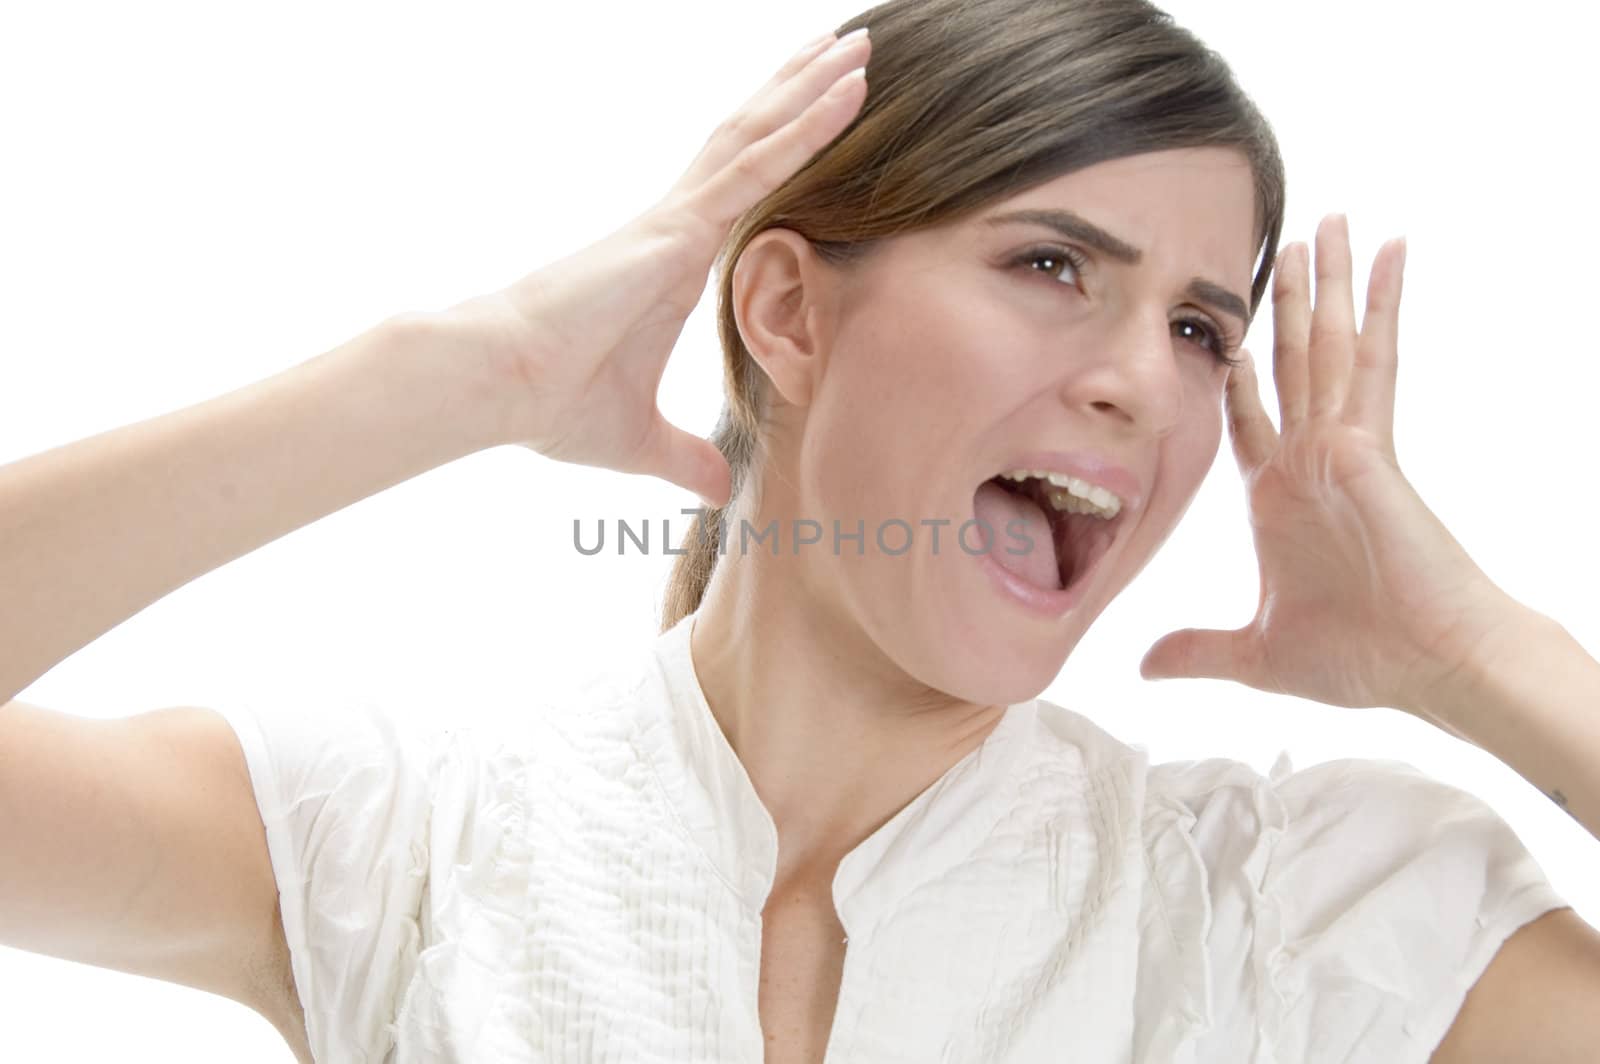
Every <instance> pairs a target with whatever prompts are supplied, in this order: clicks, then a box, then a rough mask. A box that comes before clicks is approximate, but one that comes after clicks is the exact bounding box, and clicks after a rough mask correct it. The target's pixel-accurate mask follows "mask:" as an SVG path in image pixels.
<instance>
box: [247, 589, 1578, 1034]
mask: <svg viewBox="0 0 1600 1064" xmlns="http://www.w3.org/2000/svg"><path fill="white" fill-rule="evenodd" d="M693 619H694V616H693V615H690V616H689V617H685V618H684V619H683V620H682V621H681V622H679V623H678V624H677V625H676V626H675V627H673V628H672V629H671V630H669V631H667V632H665V633H663V634H662V635H660V636H658V637H657V638H656V639H655V642H654V646H653V647H652V648H651V653H649V654H645V655H641V656H640V658H639V660H638V661H637V662H636V663H635V666H634V667H632V668H627V669H622V670H619V671H618V672H616V673H614V674H613V675H610V676H608V677H605V678H602V679H600V680H597V681H596V682H595V683H593V684H591V685H589V686H588V687H587V688H585V689H584V690H585V695H584V697H583V698H581V699H577V700H575V701H574V702H573V703H572V704H562V705H553V706H540V707H534V708H531V709H530V720H529V721H528V722H526V731H527V737H526V738H520V737H519V738H518V739H517V740H516V741H511V740H508V739H506V738H503V737H502V738H500V739H498V740H491V739H489V738H487V737H484V736H482V735H479V734H478V733H476V732H475V731H474V730H472V729H465V730H455V731H452V730H450V729H444V730H442V731H440V732H438V733H437V734H432V735H424V734H417V733H414V732H404V731H402V730H400V729H397V727H396V725H395V723H394V722H393V721H392V720H390V719H389V718H386V717H385V716H384V715H383V714H382V713H381V712H378V711H374V710H371V709H361V710H357V711H353V712H352V711H346V712H329V711H328V710H327V708H326V707H324V708H322V709H321V710H316V709H311V708H297V707H288V706H272V707H270V708H263V709H260V710H255V709H240V708H231V709H226V710H223V711H222V712H223V715H224V716H225V717H226V718H227V719H228V720H229V722H230V723H231V724H232V726H233V727H234V729H235V731H236V732H237V733H238V735H239V739H240V743H241V745H242V747H243V749H244V754H245V758H246V761H247V763H248V765H249V770H250V776H251V780H252V782H253V784H254V787H255V793H256V800H257V803H258V805H259V808H260V811H261V818H262V822H263V823H264V825H265V827H266V833H267V843H268V847H269V850H270V854H271V859H272V867H273V871H274V874H275V876H276V878H277V883H278V890H279V897H280V901H281V905H282V913H283V926H284V932H285V935H286V937H287V939H288V944H289V950H290V954H291V962H292V967H293V971H294V979H295V984H296V986H297V987H298V989H299V994H300V999H301V1002H302V1004H303V1005H304V1008H305V1020H306V1033H307V1036H308V1038H309V1042H310V1046H311V1049H312V1052H313V1054H314V1055H315V1058H316V1060H317V1061H318V1062H319V1064H346V1062H353V1064H378V1062H380V1061H381V1062H394V1064H421V1062H424V1061H427V1062H435V1061H438V1062H445V1061H452V1062H453V1061H460V1062H468V1061H470V1062H474V1064H477V1062H483V1064H510V1062H521V1061H541V1062H585V1064H587V1062H591V1061H592V1062H602V1061H603V1062H617V1064H623V1062H627V1064H648V1062H658V1061H659V1062H669V1061H670V1062H685V1064H702V1062H723V1061H726V1062H751V1064H755V1062H759V1061H760V1060H761V1059H762V1053H763V1040H762V1034H761V1028H760V1018H759V1016H758V1012H757V981H758V977H759V967H760V965H759V956H760V949H761V910H762V908H763V904H764V901H765V899H766V896H767V892H768V890H769V888H770V885H771V883H772V878H773V875H774V870H775V862H776V855H777V834H776V831H775V829H774V827H773V823H772V819H771V817H770V816H769V815H768V813H767V811H766V809H765V807H764V806H763V805H762V804H761V801H760V799H759V798H758V796H757V794H756V791H755V788H754V787H753V785H752V784H751V782H750V778H749V776H748V775H747V774H746V773H745V771H744V767H743V765H742V764H741V763H740V762H739V760H738V758H737V757H736V756H735V755H734V753H733V750H732V748H731V747H730V746H729V745H728V743H727V741H726V739H725V737H724V736H723V734H722V731H721V729H720V727H719V726H718V724H717V722H716V719H715V718H714V717H713V716H712V714H711V710H710V707H709V706H708V705H707V704H706V700H705V695H704V693H703V692H702V690H701V687H700V684H699V682H698V680H697V678H696V676H695V674H694V669H693V665H692V663H691V659H690V654H689V633H690V627H691V625H692V623H693ZM523 723H524V722H519V725H521V724H523ZM833 898H834V903H835V907H836V909H837V911H838V913H839V918H840V922H841V923H842V925H843V926H844V928H845V932H846V934H847V936H848V946H847V949H846V956H845V964H844V972H843V978H842V982H841V985H840V989H839V998H838V1006H837V1012H836V1015H835V1019H834V1023H833V1029H832V1035H831V1037H830V1039H829V1042H828V1049H827V1057H826V1059H827V1061H828V1064H885V1062H897V1061H905V1062H915V1064H932V1062H950V1064H979V1062H982V1064H989V1062H995V1064H1034V1062H1046V1061H1048V1062H1052V1064H1056V1062H1064V1061H1083V1062H1091V1061H1092V1062H1095V1064H1110V1062H1124V1061H1125V1062H1129V1064H1156V1062H1160V1064H1179V1062H1186V1064H1188V1062H1202V1061H1203V1062H1215V1064H1317V1062H1326V1064H1333V1062H1336V1061H1337V1062H1346V1061H1365V1060H1371V1061H1384V1062H1386V1064H1403V1062H1408V1061H1414V1062H1417V1064H1424V1062H1426V1061H1427V1060H1428V1058H1429V1056H1430V1055H1431V1054H1432V1051H1433V1049H1434V1048H1435V1046H1436V1045H1437V1044H1438V1043H1439V1041H1440V1040H1441V1039H1442V1038H1443V1037H1444V1034H1445V1032H1446V1030H1447V1029H1448V1028H1449V1026H1450V1023H1451V1022H1452V1020H1453V1019H1454V1017H1455V1015H1456V1013H1457V1011H1458V1010H1459V1008H1460V1007H1461V1004H1462V1001H1463V999H1464V998H1465V996H1466V993H1467V991H1468V990H1469V989H1470V988H1471V987H1472V985H1473V983H1475V982H1476V981H1477V979H1478V977H1479V976H1480V975H1481V974H1482V973H1483V971H1484V969H1485V968H1486V967H1487V965H1488V963H1489V961H1490V960H1491V959H1492V958H1493V956H1494V953H1495V951H1496V950H1497V949H1498V948H1499V946H1500V945H1501V943H1502V942H1503V941H1504V940H1505V939H1506V938H1507V937H1508V936H1509V935H1510V934H1511V933H1512V932H1513V931H1515V930H1516V929H1517V928H1519V927H1521V926H1522V925H1523V924H1525V923H1527V922H1528V921H1530V920H1532V919H1534V918H1535V917H1537V916H1539V915H1541V914H1543V913H1545V912H1547V911H1549V910H1551V909H1556V908H1562V907H1564V906H1566V904H1567V903H1566V902H1565V901H1563V900H1562V898H1561V897H1560V896H1559V895H1557V894H1556V893H1555V891H1554V890H1553V888H1552V887H1551V885H1550V883H1549V882H1548V880H1547V879H1546V877H1545V875H1544V873H1543V871H1542V870H1541V868H1540V866H1539V865H1538V864H1537V863H1536V861H1535V860H1534V858H1533V857H1532V856H1531V855H1530V854H1529V853H1528V851H1527V850H1526V848H1525V847H1524V846H1523V845H1522V844H1521V842H1520V840H1519V839H1518V837H1517V836H1516V834H1515V833H1514V832H1513V831H1512V830H1511V828H1510V827H1509V826H1508V825H1507V824H1506V823H1505V822H1504V821H1503V820H1502V819H1501V818H1500V817H1499V816H1498V815H1497V814H1496V813H1495V812H1494V811H1493V810H1492V809H1490V808H1489V807H1488V806H1487V805H1486V804H1484V803H1483V802H1482V801H1481V800H1479V799H1478V798H1476V797H1474V796H1473V795H1471V794H1469V793H1466V792H1464V791H1461V790H1459V789H1456V788H1454V787H1451V786H1448V785H1446V784H1443V783H1440V782H1438V781H1435V780H1432V779H1430V778H1428V777H1426V776H1424V775H1422V774H1421V773H1420V772H1418V771H1417V770H1416V769H1415V768H1413V767H1412V766H1410V765H1408V764H1406V763H1404V762H1400V761H1378V760H1355V759H1345V760H1339V761H1331V762H1326V763H1324V764H1319V765H1315V766H1313V767H1311V768H1307V769H1302V770H1299V771H1293V770H1292V769H1291V766H1290V765H1289V761H1288V758H1287V755H1280V757H1279V758H1278V762H1277V764H1276V765H1274V767H1273V768H1272V770H1271V772H1270V774H1269V775H1268V776H1267V777H1263V776H1261V775H1260V774H1259V773H1258V772H1256V771H1255V770H1254V769H1252V768H1251V767H1250V766H1249V765H1247V764H1245V763H1242V762H1238V761H1232V760H1228V759H1225V758H1209V759H1206V760H1202V761H1182V762H1170V763H1162V764H1154V765H1152V764H1150V763H1149V760H1148V756H1147V752H1146V750H1145V748H1144V747H1141V746H1128V745H1126V744H1124V743H1122V742H1120V741H1118V740H1117V739H1115V738H1113V737H1112V736H1111V735H1109V734H1108V733H1106V732H1105V731H1102V730H1101V729H1100V728H1099V727H1097V726H1096V725H1095V724H1093V723H1092V722H1091V721H1089V720H1088V719H1087V718H1085V717H1083V716H1081V715H1079V714H1076V713H1073V712H1071V711H1069V710H1066V709H1064V708H1062V707H1060V706H1057V705H1055V704H1053V703H1051V702H1048V701H1045V700H1043V699H1034V700H1032V701H1030V702H1025V703H1018V704H1016V705H1012V706H1009V707H1007V710H1006V714H1005V716H1004V717H1003V718H1002V719H1001V721H1000V723H999V724H998V725H997V726H996V728H995V729H994V731H993V732H991V733H990V735H989V736H988V737H987V738H986V739H985V741H984V743H983V745H982V746H981V747H980V748H978V749H977V750H974V751H972V752H971V753H969V754H968V755H967V756H966V757H965V758H963V759H962V760H961V761H960V762H958V763H957V764H956V765H954V766H953V767H952V768H951V769H950V770H949V771H948V772H946V773H945V774H944V775H943V776H942V777H941V778H940V779H938V780H937V781H935V782H934V783H933V784H932V785H931V786H929V787H928V788H927V789H926V790H925V791H923V792H922V793H921V794H920V795H918V796H917V797H916V798H915V799H914V800H913V801H912V802H911V803H910V804H909V805H907V806H906V807H905V808H904V809H902V810H901V811H900V812H899V813H898V814H896V815H895V816H894V818H893V819H891V820H890V821H888V822H887V823H886V824H884V825H883V826H882V827H881V828H879V829H878V830H877V831H876V832H874V833H873V834H872V835H871V836H870V837H869V838H867V839H866V840H865V841H864V842H862V843H861V844H860V845H859V846H858V847H857V848H856V849H855V850H853V851H851V852H850V854H849V855H848V856H846V857H845V859H844V860H843V862H842V863H841V864H840V866H839V870H838V874H837V876H836V878H835V879H834V885H833Z"/></svg>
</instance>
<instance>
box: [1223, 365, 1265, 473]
mask: <svg viewBox="0 0 1600 1064" xmlns="http://www.w3.org/2000/svg"><path fill="white" fill-rule="evenodd" d="M1239 357H1240V358H1241V359H1243V361H1242V362H1240V363H1239V365H1237V366H1234V367H1233V368H1232V369H1231V370H1229V371H1228V383H1227V391H1226V394H1225V396H1224V399H1225V401H1226V403H1227V409H1228V437H1229V438H1230V439H1231V440H1232V441H1233V457H1234V458H1235V459H1236V460H1237V461H1238V463H1239V471H1240V472H1241V473H1244V474H1249V473H1250V471H1251V470H1253V469H1255V468H1256V467H1258V466H1260V465H1261V464H1262V463H1263V462H1265V461H1266V460H1267V459H1269V458H1271V457H1272V455H1273V453H1274V452H1276V451H1277V449H1278V431H1277V430H1276V429H1274V428H1273V427H1272V419H1271V418H1269V417H1268V416H1267V411H1266V408H1265V407H1263V406H1262V405H1261V386H1260V385H1259V384H1257V383H1256V365H1255V361H1254V360H1253V359H1251V357H1250V352H1248V351H1246V350H1244V349H1242V348H1241V349H1240V351H1239Z"/></svg>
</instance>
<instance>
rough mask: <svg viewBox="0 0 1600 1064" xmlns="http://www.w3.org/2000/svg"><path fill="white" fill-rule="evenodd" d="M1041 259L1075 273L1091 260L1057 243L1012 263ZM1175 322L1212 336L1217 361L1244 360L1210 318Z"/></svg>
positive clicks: (1232, 362) (1029, 263)
mask: <svg viewBox="0 0 1600 1064" xmlns="http://www.w3.org/2000/svg"><path fill="white" fill-rule="evenodd" d="M1040 259H1055V260H1056V261H1058V262H1060V261H1062V260H1065V261H1066V264H1067V265H1068V266H1071V267H1072V270H1073V272H1074V273H1080V272H1082V270H1083V269H1084V267H1086V266H1088V265H1089V260H1088V259H1086V258H1084V256H1083V253H1082V252H1080V251H1078V250H1077V249H1075V248H1069V247H1064V246H1061V245H1055V244H1044V245H1041V246H1039V247H1034V248H1029V249H1028V250H1027V251H1024V252H1023V253H1022V254H1020V255H1018V256H1017V257H1016V258H1015V259H1013V260H1012V263H1011V264H1012V265H1013V266H1032V265H1033V264H1034V263H1035V262H1038V261H1039V260H1040ZM1033 272H1034V273H1038V274H1043V275H1044V276H1045V277H1050V276H1052V274H1051V272H1050V271H1048V270H1034V271H1033ZM1173 324H1174V325H1181V324H1187V325H1195V326H1198V327H1199V328H1200V329H1201V330H1202V331H1203V332H1204V333H1205V334H1206V335H1208V336H1210V337H1211V344H1212V346H1211V350H1212V351H1213V352H1214V353H1215V354H1216V357H1217V361H1219V362H1224V363H1226V364H1227V365H1230V366H1237V365H1239V364H1240V363H1241V362H1243V361H1244V360H1243V359H1239V358H1234V357H1232V353H1233V351H1234V350H1235V349H1236V348H1237V347H1238V346H1239V345H1238V344H1237V343H1235V342H1234V339H1233V337H1232V336H1231V335H1230V334H1229V332H1228V331H1227V330H1226V329H1223V328H1221V327H1219V326H1216V325H1213V324H1212V323H1211V321H1210V319H1208V318H1197V317H1188V318H1179V319H1178V320H1177V321H1176V322H1173Z"/></svg>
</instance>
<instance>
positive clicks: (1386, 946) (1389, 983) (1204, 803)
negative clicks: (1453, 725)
mask: <svg viewBox="0 0 1600 1064" xmlns="http://www.w3.org/2000/svg"><path fill="white" fill-rule="evenodd" d="M1149 789H1150V804H1149V809H1150V812H1149V814H1148V815H1147V819H1146V824H1147V827H1149V828H1150V829H1151V830H1150V832H1149V838H1148V839H1147V844H1149V845H1150V846H1151V847H1152V853H1153V854H1155V855H1156V865H1155V867H1157V868H1158V869H1160V870H1162V872H1161V874H1158V879H1159V878H1163V877H1164V880H1165V881H1164V882H1158V883H1157V887H1158V890H1157V891H1156V892H1155V893H1158V894H1163V893H1164V895H1166V896H1167V900H1168V905H1169V907H1171V906H1176V907H1178V908H1179V910H1180V911H1182V906H1183V905H1185V904H1187V905H1189V906H1190V907H1191V908H1193V909H1195V910H1197V911H1199V912H1200V916H1199V917H1198V918H1197V919H1196V920H1194V921H1191V925H1199V926H1201V927H1202V928H1203V933H1202V935H1201V936H1200V937H1201V939H1202V944H1201V951H1202V952H1203V954H1204V956H1205V957H1206V958H1207V967H1206V970H1205V973H1204V974H1205V975H1206V977H1207V978H1210V979H1213V980H1214V982H1213V984H1212V985H1210V986H1208V987H1206V988H1205V991H1206V997H1207V998H1208V999H1209V1003H1210V1006H1211V1010H1212V1015H1211V1017H1210V1034H1209V1036H1208V1037H1209V1038H1210V1039H1212V1040H1213V1042H1214V1043H1215V1046H1216V1047H1217V1048H1219V1049H1222V1048H1225V1047H1235V1046H1237V1045H1248V1044H1249V1043H1248V1041H1247V1040H1248V1039H1250V1038H1253V1037H1255V1035H1254V1032H1255V1031H1259V1032H1260V1033H1261V1035H1262V1037H1264V1038H1266V1039H1267V1040H1268V1041H1269V1042H1271V1043H1272V1044H1273V1045H1274V1046H1276V1047H1277V1049H1278V1051H1279V1052H1280V1053H1282V1054H1286V1055H1287V1056H1288V1057H1290V1058H1292V1059H1296V1060H1307V1061H1311V1060H1344V1059H1347V1054H1361V1053H1365V1054H1369V1055H1373V1056H1374V1059H1378V1058H1382V1059H1397V1058H1407V1059H1409V1058H1413V1057H1414V1058H1416V1059H1423V1057H1425V1055H1426V1053H1425V1050H1426V1049H1427V1048H1431V1046H1432V1045H1433V1044H1435V1043H1437V1041H1438V1039H1439V1037H1440V1036H1442V1034H1443V1031H1444V1029H1445V1025H1446V1024H1448V1022H1449V1020H1450V1018H1451V1017H1452V1016H1453V1015H1454V1014H1455V1011H1456V1009H1457V1008H1459V1006H1460V1003H1461V999H1462V997H1463V996H1464V995H1465V993H1466V991H1467V989H1468V988H1469V987H1470V986H1471V984H1472V981H1473V980H1474V979H1476V978H1477V976H1478V975H1479V974H1480V973H1481V972H1482V971H1483V969H1484V967H1485V966H1486V965H1487V963H1488V961H1489V959H1490V958H1491V957H1492V956H1493V955H1494V952H1495V950H1497V949H1498V948H1499V946H1500V944H1501V943H1502V942H1503V941H1504V940H1505V939H1506V938H1507V937H1508V936H1509V935H1510V934H1511V933H1512V932H1514V931H1515V930H1516V929H1517V928H1518V927H1520V926H1522V925H1523V924H1525V923H1527V922H1528V921H1530V920H1532V919H1534V918H1535V917H1537V916H1538V915H1540V914H1542V913H1544V912H1547V911H1549V910H1550V909H1552V908H1558V907H1561V906H1563V905H1564V904H1565V902H1563V901H1562V900H1561V899H1560V897H1559V896H1558V895H1556V893H1555V892H1554V890H1553V889H1552V888H1551V886H1550V884H1549V882H1548V880H1547V879H1546V878H1545V876H1544V873H1543V871H1542V869H1541V868H1540V867H1539V865H1538V863H1537V862H1536V861H1535V859H1534V858H1533V856H1532V855H1531V854H1530V853H1529V852H1528V850H1527V849H1526V848H1525V847H1524V846H1523V844H1522V842H1521V840H1520V839H1519V838H1518V837H1517V835H1516V833H1515V832H1514V831H1513V830H1512V829H1511V827H1510V826H1509V825H1508V824H1507V823H1506V822H1505V821H1504V820H1503V819H1502V818H1501V817H1500V816H1499V815H1498V814H1497V813H1496V812H1495V811H1494V810H1493V809H1492V808H1491V807H1490V806H1489V805H1488V804H1487V803H1485V802H1484V801H1483V800H1482V799H1480V798H1478V797H1477V796H1475V795H1473V794H1471V793H1470V792H1467V791H1464V790H1462V789H1460V788H1458V787H1455V786H1452V785H1450V784H1447V783H1444V782H1443V781H1440V780H1437V779H1434V778H1432V777H1429V776H1427V775H1426V774H1424V773H1423V772H1421V771H1420V770H1419V769H1417V768H1416V767H1415V766H1413V765H1411V764H1409V763H1407V762H1403V761H1395V760H1387V759H1364V758H1345V759H1339V760H1334V761H1327V762H1323V763H1320V764H1317V765H1313V766H1310V767H1308V768H1305V769H1301V770H1298V771H1296V770H1295V769H1293V767H1292V766H1291V765H1290V764H1289V761H1288V758H1287V756H1286V755H1284V756H1280V758H1279V760H1278V763H1277V764H1276V765H1274V767H1273V768H1272V769H1271V770H1270V771H1269V772H1268V773H1266V774H1262V773H1260V772H1258V771H1256V770H1255V769H1254V768H1252V767H1251V766H1250V765H1248V764H1245V763H1242V762H1238V761H1233V760H1229V759H1220V758H1219V759H1208V760H1203V761H1185V762H1172V763H1166V764H1161V765H1157V766H1153V767H1152V770H1151V773H1150V782H1149ZM1163 855H1164V859H1165V864H1164V865H1163V864H1161V863H1160V862H1161V860H1162V858H1163ZM1419 1052H1420V1053H1422V1054H1423V1056H1422V1057H1418V1056H1417V1054H1418V1053H1419Z"/></svg>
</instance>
